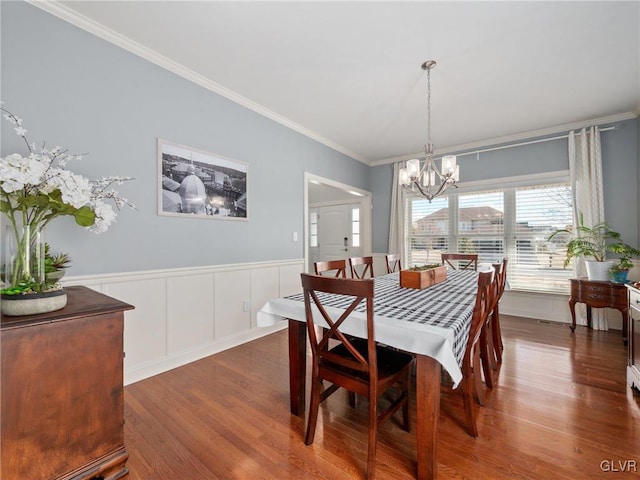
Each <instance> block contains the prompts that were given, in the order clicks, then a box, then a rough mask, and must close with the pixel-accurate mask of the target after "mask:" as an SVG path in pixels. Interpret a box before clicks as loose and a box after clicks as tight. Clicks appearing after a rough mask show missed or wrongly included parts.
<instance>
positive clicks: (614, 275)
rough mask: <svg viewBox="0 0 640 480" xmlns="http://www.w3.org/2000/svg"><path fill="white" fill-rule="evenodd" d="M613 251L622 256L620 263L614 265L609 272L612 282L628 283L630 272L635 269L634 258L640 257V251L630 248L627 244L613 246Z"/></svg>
mask: <svg viewBox="0 0 640 480" xmlns="http://www.w3.org/2000/svg"><path fill="white" fill-rule="evenodd" d="M612 247H613V249H612V251H613V252H614V253H617V254H619V255H620V258H619V259H618V263H616V264H615V265H613V266H612V267H611V269H610V270H609V275H610V278H611V281H612V282H614V283H626V282H627V275H628V274H629V270H631V269H632V268H633V262H632V261H631V259H632V258H633V257H639V256H640V250H638V249H636V248H633V247H630V246H629V245H626V244H617V245H613V246H612Z"/></svg>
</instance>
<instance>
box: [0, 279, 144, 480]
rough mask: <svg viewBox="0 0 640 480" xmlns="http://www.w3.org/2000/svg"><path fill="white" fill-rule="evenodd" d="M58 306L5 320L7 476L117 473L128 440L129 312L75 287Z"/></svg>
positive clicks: (72, 477)
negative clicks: (126, 334)
mask: <svg viewBox="0 0 640 480" xmlns="http://www.w3.org/2000/svg"><path fill="white" fill-rule="evenodd" d="M65 290H66V291H67V296H68V303H67V306H66V307H65V308H63V309H62V310H58V311H55V312H50V313H45V314H41V315H31V316H24V317H7V316H3V317H2V319H1V322H0V355H1V362H2V364H1V365H0V376H1V378H0V380H1V385H2V389H1V392H0V397H1V408H2V410H1V417H0V478H2V479H7V480H14V479H15V480H17V479H20V480H53V479H55V480H87V479H94V478H99V479H104V480H116V479H121V478H124V477H126V476H127V475H128V470H127V468H126V465H125V464H126V461H127V458H128V456H129V455H128V454H127V451H126V449H125V446H124V388H123V327H124V311H125V310H130V309H132V308H134V307H133V306H131V305H129V304H126V303H123V302H121V301H119V300H116V299H114V298H111V297H108V296H106V295H103V294H101V293H98V292H96V291H94V290H91V289H89V288H86V287H67V288H66V289H65Z"/></svg>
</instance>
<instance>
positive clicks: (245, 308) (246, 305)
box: [242, 300, 251, 312]
mask: <svg viewBox="0 0 640 480" xmlns="http://www.w3.org/2000/svg"><path fill="white" fill-rule="evenodd" d="M249 310H251V302H250V301H249V300H243V301H242V311H243V312H248V311H249Z"/></svg>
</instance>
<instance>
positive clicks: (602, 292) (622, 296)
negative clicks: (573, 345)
mask: <svg viewBox="0 0 640 480" xmlns="http://www.w3.org/2000/svg"><path fill="white" fill-rule="evenodd" d="M570 282H571V297H570V298H569V309H570V310H571V331H572V332H573V331H575V329H576V309H575V306H576V303H585V304H586V305H587V325H588V326H589V328H591V308H592V307H593V308H604V307H609V308H614V309H616V310H619V311H620V313H621V314H622V341H623V342H624V344H625V345H626V344H627V329H628V316H629V315H628V312H629V302H628V300H627V289H626V287H625V286H624V285H623V284H620V283H612V282H602V281H595V280H587V279H586V278H572V279H570Z"/></svg>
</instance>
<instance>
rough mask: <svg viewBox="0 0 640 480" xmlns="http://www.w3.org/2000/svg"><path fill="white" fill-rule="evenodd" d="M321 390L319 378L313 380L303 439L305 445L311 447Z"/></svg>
mask: <svg viewBox="0 0 640 480" xmlns="http://www.w3.org/2000/svg"><path fill="white" fill-rule="evenodd" d="M321 390H322V380H321V379H320V378H313V379H312V382H311V399H310V401H309V417H308V418H307V433H306V435H305V437H304V443H305V445H311V444H312V443H313V437H314V435H315V433H316V423H317V422H318V407H319V406H320V392H321Z"/></svg>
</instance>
